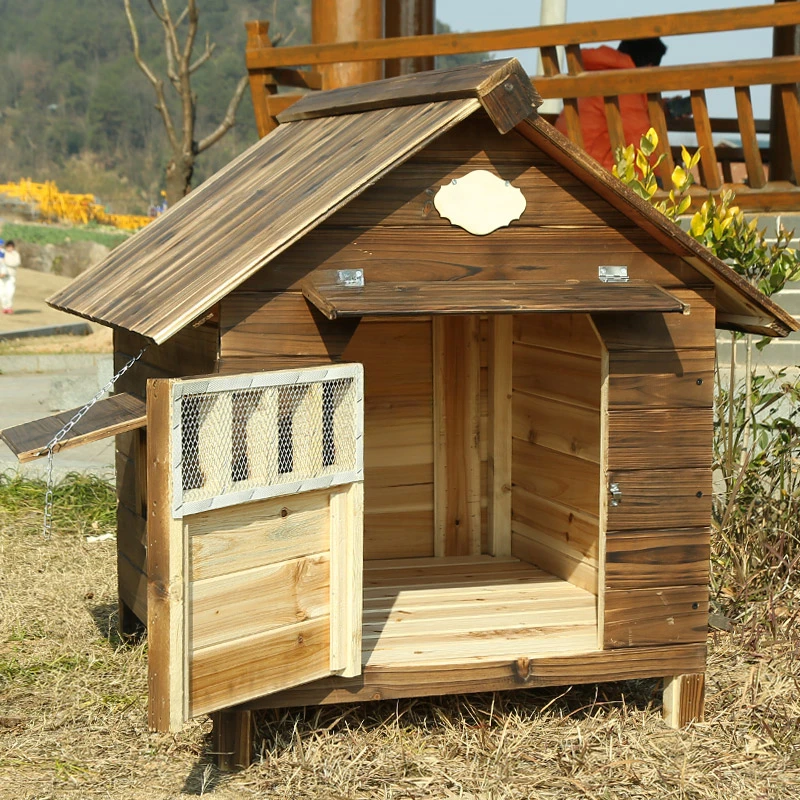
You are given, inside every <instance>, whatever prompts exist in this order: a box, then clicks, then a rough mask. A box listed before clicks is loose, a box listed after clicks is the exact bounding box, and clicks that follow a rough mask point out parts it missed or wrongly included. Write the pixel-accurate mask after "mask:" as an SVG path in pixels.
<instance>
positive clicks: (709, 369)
mask: <svg viewBox="0 0 800 800" xmlns="http://www.w3.org/2000/svg"><path fill="white" fill-rule="evenodd" d="M674 294H676V295H677V296H679V297H680V298H681V299H682V300H684V301H685V302H688V303H689V304H690V306H691V313H690V314H689V315H688V316H683V315H679V314H663V315H662V314H639V315H626V316H622V315H613V314H608V315H597V316H595V318H594V321H595V324H596V326H597V329H598V332H599V333H600V335H601V337H602V339H603V342H604V344H605V346H606V347H607V349H608V417H607V431H608V433H607V435H608V463H607V475H606V477H605V480H606V482H607V483H608V484H611V483H615V484H617V486H618V488H619V491H620V492H621V495H620V498H619V499H620V502H619V505H616V506H614V505H611V504H610V503H609V507H608V521H607V533H606V568H605V583H604V587H603V588H604V595H605V616H604V619H605V628H604V630H605V632H604V646H605V647H606V648H620V647H622V648H628V647H637V646H647V645H667V644H678V643H690V642H698V643H699V642H705V639H706V634H707V624H708V578H709V574H708V572H709V536H710V528H709V524H710V521H711V458H712V455H711V441H712V428H713V410H712V402H713V381H714V353H715V351H714V307H713V305H712V302H713V290H709V289H706V290H701V291H698V292H693V291H688V290H684V291H681V290H676V291H675V292H674Z"/></svg>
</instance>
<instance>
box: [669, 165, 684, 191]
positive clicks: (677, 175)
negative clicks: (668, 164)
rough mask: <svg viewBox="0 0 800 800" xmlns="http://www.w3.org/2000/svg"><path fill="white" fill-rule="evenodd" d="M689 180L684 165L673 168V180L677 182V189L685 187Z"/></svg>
mask: <svg viewBox="0 0 800 800" xmlns="http://www.w3.org/2000/svg"><path fill="white" fill-rule="evenodd" d="M686 180H687V172H686V170H685V169H684V168H683V167H680V166H678V167H675V169H674V170H672V182H673V183H674V184H675V188H676V189H683V187H684V185H685V184H686Z"/></svg>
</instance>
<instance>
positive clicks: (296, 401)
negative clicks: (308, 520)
mask: <svg viewBox="0 0 800 800" xmlns="http://www.w3.org/2000/svg"><path fill="white" fill-rule="evenodd" d="M173 392H174V393H173V403H174V404H175V405H174V420H175V430H173V436H172V445H173V463H174V464H175V472H176V474H175V480H174V486H175V497H174V503H173V513H174V515H175V516H176V517H182V516H184V515H185V514H194V513H197V512H199V511H205V510H207V509H210V508H220V507H222V506H230V505H235V504H237V503H245V502H247V501H249V500H256V499H260V498H264V497H275V496H278V495H283V494H294V493H296V492H301V491H310V490H312V489H320V488H324V487H327V486H334V485H337V484H343V483H351V482H353V481H356V480H361V479H362V478H363V427H364V414H363V407H364V390H363V370H362V367H361V365H360V364H342V365H336V366H332V367H315V368H311V369H306V370H300V371H294V370H292V371H288V370H287V371H282V372H264V373H257V374H250V375H240V376H234V377H219V378H201V379H197V380H188V381H181V382H180V383H176V384H175V386H174V390H173Z"/></svg>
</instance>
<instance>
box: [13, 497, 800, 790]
mask: <svg viewBox="0 0 800 800" xmlns="http://www.w3.org/2000/svg"><path fill="white" fill-rule="evenodd" d="M41 499H42V498H41V486H37V485H34V484H30V483H29V482H25V483H24V484H17V485H9V484H8V482H5V483H3V484H0V527H1V528H2V530H1V531H0V563H1V564H2V582H0V698H1V700H0V798H3V800H6V798H8V799H9V800H11V799H12V798H13V800H22V799H23V798H120V799H121V800H122V799H123V798H124V800H140V799H141V800H144V799H145V798H147V800H160V799H161V798H174V797H181V796H196V795H200V794H203V793H210V794H212V795H213V796H214V797H216V798H220V799H221V800H227V798H243V797H244V798H246V797H261V798H309V799H311V798H313V799H314V800H329V799H331V798H396V799H398V800H399V798H448V797H454V798H455V797H463V798H476V799H477V798H481V800H495V799H497V800H499V798H559V800H561V799H563V800H567V798H581V797H586V798H598V799H600V798H602V799H603V800H605V799H607V798H620V799H622V798H625V800H628V799H629V798H630V799H631V800H633V799H634V798H659V800H661V799H666V798H697V800H701V799H702V800H706V798H709V799H710V798H720V799H722V798H724V800H732V799H733V798H736V800H751V799H752V800H755V799H756V798H787V800H788V798H795V797H797V794H798V787H800V730H799V728H798V720H800V692H799V689H800V685H799V684H798V681H799V680H800V633H798V631H797V630H796V626H795V625H794V623H793V616H792V613H793V609H792V608H791V598H789V597H788V596H787V595H784V596H783V598H782V604H783V605H782V607H781V608H780V609H775V608H772V609H771V610H770V613H769V614H767V613H766V612H765V611H764V609H761V608H754V609H753V613H751V614H750V615H749V616H748V617H746V618H743V619H742V620H741V622H740V623H739V624H738V625H737V627H736V628H735V629H734V631H733V632H731V633H729V634H721V633H716V634H714V636H713V637H712V638H711V640H710V663H709V681H708V702H707V715H708V719H707V721H706V722H705V723H703V724H698V725H693V726H690V727H689V728H687V729H685V730H683V731H677V732H676V731H671V730H668V729H667V728H665V727H664V725H663V724H662V722H661V718H660V707H659V706H660V692H659V687H658V686H657V685H656V682H654V681H640V682H632V683H627V684H616V685H603V686H599V687H595V686H589V687H574V688H561V689H553V690H535V691H534V690H532V691H519V692H513V693H507V694H497V695H477V696H470V697H460V698H444V699H422V700H409V701H401V702H382V703H372V704H364V705H354V706H332V707H326V708H322V709H313V708H309V709H306V710H302V709H300V710H298V709H293V710H288V711H280V712H265V713H264V714H263V715H259V718H258V731H257V736H256V747H257V761H256V763H255V764H254V765H253V766H252V767H251V768H250V769H248V770H246V771H244V772H241V773H239V774H236V775H232V776H225V775H219V774H218V773H217V772H216V770H215V768H214V767H213V766H211V763H210V762H211V758H212V756H211V754H210V753H209V747H210V737H209V729H210V725H209V723H208V721H206V720H204V719H201V720H199V721H198V722H196V723H194V724H192V725H190V726H188V727H187V729H186V730H185V731H184V732H183V733H181V734H180V735H175V736H163V735H156V734H151V733H148V731H147V727H146V644H144V643H140V644H135V645H130V644H126V643H123V642H121V641H120V640H119V639H118V637H117V635H116V633H115V625H116V579H115V565H114V561H115V557H114V551H115V548H114V542H113V541H108V540H107V541H100V542H94V543H91V542H88V541H87V536H95V535H98V534H101V533H104V532H107V531H110V530H113V513H111V508H112V507H111V501H112V498H111V494H110V492H108V491H107V490H105V489H104V487H103V485H102V484H98V483H96V482H94V481H88V482H87V481H84V482H83V483H79V484H77V485H75V484H74V483H73V484H71V485H70V484H65V485H64V487H62V496H61V498H60V502H59V503H58V505H57V510H58V517H57V519H56V529H57V533H56V534H55V535H54V536H53V537H52V539H50V540H49V541H45V540H43V539H42V538H41V533H40V531H39V525H40V521H41ZM794 596H795V598H797V589H796V588H795V590H794ZM767 617H770V618H771V620H772V622H771V623H770V624H767V622H765V623H764V624H761V623H760V622H758V620H759V619H761V618H764V619H767Z"/></svg>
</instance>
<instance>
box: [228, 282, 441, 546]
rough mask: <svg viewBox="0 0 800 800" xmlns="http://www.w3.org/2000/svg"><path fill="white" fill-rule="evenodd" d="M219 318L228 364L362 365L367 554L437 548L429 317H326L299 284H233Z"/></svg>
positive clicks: (239, 368) (241, 368) (243, 367)
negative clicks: (255, 287) (276, 288)
mask: <svg viewBox="0 0 800 800" xmlns="http://www.w3.org/2000/svg"><path fill="white" fill-rule="evenodd" d="M220 324H221V337H220V356H221V357H220V372H222V373H235V372H248V371H253V370H262V369H281V368H285V367H290V366H292V365H296V364H298V363H303V364H324V363H329V362H333V361H345V362H347V361H351V362H359V363H362V364H363V365H364V376H365V380H364V384H365V386H364V390H365V404H364V416H365V431H364V476H365V477H364V557H365V558H367V559H374V558H405V557H412V556H420V557H421V556H432V555H433V554H434V534H433V529H434V520H433V507H434V503H433V462H434V456H433V426H434V422H433V332H432V324H431V320H430V319H429V318H424V319H415V320H389V319H387V320H379V319H378V320H369V321H366V320H365V321H363V322H360V323H358V322H357V321H349V320H343V321H337V322H330V321H328V320H326V319H325V318H324V317H323V316H322V315H321V314H320V313H319V312H317V311H316V309H314V308H313V307H312V306H310V305H309V304H308V303H307V302H306V301H305V299H304V297H303V296H302V294H301V293H300V292H299V291H296V290H295V291H289V292H251V291H237V292H234V293H232V294H231V295H229V296H228V297H226V298H225V299H224V300H223V301H222V304H221V319H220Z"/></svg>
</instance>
